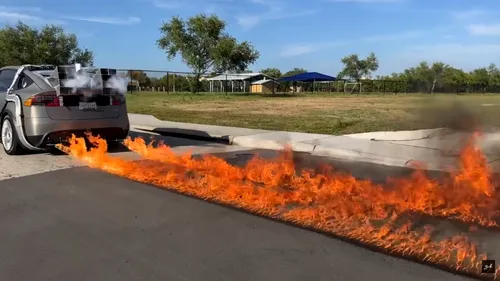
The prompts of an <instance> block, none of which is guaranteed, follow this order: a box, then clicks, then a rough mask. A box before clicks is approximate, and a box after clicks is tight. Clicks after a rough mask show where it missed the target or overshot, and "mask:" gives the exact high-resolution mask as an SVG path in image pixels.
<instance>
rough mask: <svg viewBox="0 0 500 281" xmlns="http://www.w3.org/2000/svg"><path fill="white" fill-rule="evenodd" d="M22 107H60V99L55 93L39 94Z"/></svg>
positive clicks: (25, 102)
mask: <svg viewBox="0 0 500 281" xmlns="http://www.w3.org/2000/svg"><path fill="white" fill-rule="evenodd" d="M24 106H28V107H30V106H49V107H53V106H62V97H61V98H60V97H58V96H57V94H56V93H55V92H48V93H39V94H36V95H33V96H31V97H29V98H28V99H27V100H26V101H24Z"/></svg>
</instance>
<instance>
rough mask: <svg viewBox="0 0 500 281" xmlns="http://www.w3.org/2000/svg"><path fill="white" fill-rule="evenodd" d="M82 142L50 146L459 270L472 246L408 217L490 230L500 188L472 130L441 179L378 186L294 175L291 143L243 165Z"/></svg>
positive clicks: (467, 265)
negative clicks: (123, 152) (129, 156)
mask: <svg viewBox="0 0 500 281" xmlns="http://www.w3.org/2000/svg"><path fill="white" fill-rule="evenodd" d="M88 139H89V140H90V142H91V143H93V144H94V145H95V147H94V148H91V149H90V150H89V151H87V147H86V146H85V142H84V140H83V139H81V138H76V137H74V136H73V137H72V138H71V139H70V140H69V145H67V146H62V145H61V146H59V148H60V149H61V150H63V151H65V152H66V153H68V154H70V155H72V156H73V157H76V158H78V159H81V160H83V161H84V162H85V163H87V164H88V165H89V166H90V167H93V168H98V169H102V170H104V171H107V172H110V173H112V174H116V175H119V176H123V177H127V178H129V179H132V180H135V181H140V182H144V183H148V184H152V185H156V186H159V187H163V188H166V189H171V190H175V191H178V192H181V193H184V194H189V195H192V196H195V197H198V198H203V199H208V200H212V201H216V202H219V203H222V204H227V205H231V206H233V207H237V208H241V209H245V210H247V211H250V212H253V213H257V214H261V215H265V216H268V217H272V218H275V219H279V220H284V221H289V222H293V223H295V224H297V225H301V226H305V227H309V228H314V229H317V230H320V231H323V232H327V233H331V234H334V235H336V236H340V237H345V238H349V239H353V240H356V241H359V242H362V243H365V244H370V245H374V246H376V247H379V248H382V249H385V250H386V251H389V252H394V253H398V254H400V255H404V256H415V257H417V258H419V259H420V260H422V261H426V262H431V263H435V264H446V265H448V266H451V267H453V268H454V269H456V270H459V271H473V272H475V273H478V272H479V269H480V267H481V261H482V260H484V259H487V256H486V254H482V253H478V251H477V246H476V245H475V244H474V243H472V242H470V241H469V240H468V238H467V237H466V236H465V235H460V236H454V237H449V238H446V239H443V240H440V241H436V240H435V239H433V237H432V236H433V229H432V227H430V226H424V227H423V228H422V227H418V226H417V225H415V222H414V221H412V220H411V217H412V214H417V215H424V216H432V217H438V218H445V219H452V220H458V221H462V222H465V223H472V224H475V225H478V226H483V227H499V221H500V211H499V205H498V204H499V202H500V195H499V192H497V191H496V190H495V186H494V185H493V183H492V173H491V171H490V170H489V168H488V165H487V162H486V158H485V157H484V155H483V154H482V152H481V151H480V150H479V149H477V148H476V147H475V140H476V137H474V138H472V139H471V140H470V141H469V143H468V144H467V145H466V146H465V147H464V149H463V150H462V153H461V157H460V169H459V170H458V171H456V172H453V173H451V174H450V176H449V177H447V179H446V180H444V181H441V182H438V181H437V180H433V179H430V178H428V177H427V176H426V175H425V172H424V171H423V170H416V171H415V172H414V173H413V174H412V176H411V177H409V178H399V179H389V180H388V182H387V184H386V185H385V186H382V185H378V184H375V183H373V182H371V181H368V180H357V179H355V178H354V177H353V176H351V175H347V174H341V173H337V172H335V171H334V170H333V169H332V168H331V167H327V168H326V169H324V170H325V171H324V172H323V173H318V172H314V171H312V170H305V171H302V172H301V173H298V172H297V171H296V169H295V166H294V163H293V160H292V157H291V156H292V152H291V151H290V150H285V151H284V153H282V155H281V156H280V157H278V158H277V159H274V160H264V159H260V158H257V157H255V158H254V159H252V160H251V161H250V162H249V163H248V164H247V165H246V166H245V167H236V166H232V165H231V164H229V163H227V162H226V161H225V160H223V159H220V158H217V157H214V156H211V155H205V156H204V157H203V158H201V159H195V158H193V157H191V155H190V154H186V155H182V156H178V155H176V154H175V153H174V152H173V151H172V150H171V149H170V148H169V147H168V146H166V145H163V144H159V145H158V146H157V147H154V146H153V145H152V144H151V143H150V144H146V142H145V141H144V140H143V139H141V138H136V139H134V140H132V139H131V138H128V139H127V140H125V141H124V144H125V146H127V147H128V148H129V149H130V150H132V151H134V152H136V153H138V154H139V155H140V156H142V157H143V158H144V159H146V160H153V161H154V163H155V164H154V165H150V164H148V163H146V162H140V161H139V162H137V161H127V160H124V159H120V158H117V157H113V156H112V155H110V154H107V153H106V150H107V145H106V142H105V141H104V140H102V139H100V138H99V137H94V136H91V135H89V136H88ZM498 273H500V267H499V268H498V269H497V274H498ZM496 276H497V275H495V278H496ZM499 277H500V276H499Z"/></svg>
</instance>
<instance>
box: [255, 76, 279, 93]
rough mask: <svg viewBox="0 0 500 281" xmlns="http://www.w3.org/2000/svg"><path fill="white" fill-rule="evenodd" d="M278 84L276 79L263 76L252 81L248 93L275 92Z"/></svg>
mask: <svg viewBox="0 0 500 281" xmlns="http://www.w3.org/2000/svg"><path fill="white" fill-rule="evenodd" d="M278 85H279V83H278V82H277V81H276V80H274V79H267V78H266V77H264V79H262V80H258V81H255V82H252V84H251V86H250V93H275V92H276V87H277V86H278Z"/></svg>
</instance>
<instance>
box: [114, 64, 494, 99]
mask: <svg viewBox="0 0 500 281" xmlns="http://www.w3.org/2000/svg"><path fill="white" fill-rule="evenodd" d="M117 71H118V75H120V76H122V77H124V78H126V79H127V81H128V92H129V93H140V92H164V93H194V92H197V93H227V94H229V93H245V94H248V93H265V94H279V93H316V92H320V93H384V94H387V93H389V94H393V93H431V92H433V93H450V94H466V93H500V84H494V85H489V84H481V83H470V82H456V83H443V82H439V81H438V82H436V83H432V82H429V81H416V80H412V81H406V80H362V81H361V82H349V81H343V80H339V81H334V82H314V83H313V82H279V78H273V77H268V76H265V75H262V74H260V73H239V74H218V73H203V74H200V75H196V74H195V73H190V72H178V71H159V70H134V69H118V70H117Z"/></svg>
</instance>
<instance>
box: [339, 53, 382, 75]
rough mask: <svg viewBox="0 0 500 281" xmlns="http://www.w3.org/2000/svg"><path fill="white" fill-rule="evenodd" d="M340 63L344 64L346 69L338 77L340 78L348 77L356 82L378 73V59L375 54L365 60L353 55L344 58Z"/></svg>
mask: <svg viewBox="0 0 500 281" xmlns="http://www.w3.org/2000/svg"><path fill="white" fill-rule="evenodd" d="M340 61H341V62H342V64H344V69H342V71H341V72H340V73H339V74H338V75H337V76H338V77H339V78H344V77H348V78H351V79H353V80H355V81H356V82H359V81H360V80H361V79H362V78H363V77H365V76H369V75H370V74H371V73H372V72H374V71H377V69H378V66H379V63H378V59H377V57H376V56H375V53H373V52H371V53H370V54H369V55H368V57H366V58H365V59H360V58H359V56H358V55H357V54H351V55H348V56H346V57H343V58H342V59H341V60H340Z"/></svg>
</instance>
